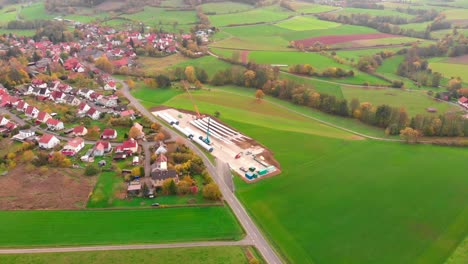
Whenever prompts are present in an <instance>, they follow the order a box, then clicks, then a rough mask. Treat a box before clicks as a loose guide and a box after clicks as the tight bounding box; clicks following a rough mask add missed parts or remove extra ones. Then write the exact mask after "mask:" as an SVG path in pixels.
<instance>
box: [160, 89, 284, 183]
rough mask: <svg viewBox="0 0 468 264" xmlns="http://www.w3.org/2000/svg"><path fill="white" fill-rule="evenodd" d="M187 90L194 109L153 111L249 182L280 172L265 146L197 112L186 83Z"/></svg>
mask: <svg viewBox="0 0 468 264" xmlns="http://www.w3.org/2000/svg"><path fill="white" fill-rule="evenodd" d="M186 91H187V93H188V94H189V95H190V98H191V100H192V103H193V107H194V110H195V111H194V112H191V111H179V110H177V109H172V108H168V109H163V110H159V111H156V112H153V115H155V116H157V117H158V118H160V119H161V120H163V121H164V122H166V123H167V124H169V125H171V126H172V127H173V128H174V129H175V130H177V131H178V132H179V133H181V134H182V135H183V136H185V137H187V138H188V139H189V140H192V141H193V142H195V143H196V144H197V145H198V146H200V147H201V148H203V149H205V150H206V151H207V152H210V153H211V154H212V155H213V156H214V157H216V158H217V159H220V160H222V161H224V162H227V163H228V164H229V166H230V168H231V170H233V171H235V172H236V173H237V174H239V175H241V176H242V178H243V179H244V180H246V181H248V182H250V181H255V180H258V179H261V178H264V177H266V176H272V175H276V174H278V173H279V172H280V171H279V164H278V163H277V162H276V160H274V158H273V155H272V154H271V152H270V151H269V150H268V149H265V148H264V147H263V146H261V145H260V144H258V143H257V142H255V141H254V140H253V139H251V138H249V137H247V136H246V135H243V134H241V133H239V132H238V131H236V130H234V129H232V128H230V127H229V126H227V125H225V124H222V123H221V122H220V121H218V120H216V119H215V118H214V117H211V116H208V115H202V114H200V111H199V110H198V107H197V105H196V103H195V101H194V100H193V98H192V96H191V94H190V91H189V88H188V87H186Z"/></svg>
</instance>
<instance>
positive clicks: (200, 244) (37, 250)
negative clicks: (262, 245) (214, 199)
mask: <svg viewBox="0 0 468 264" xmlns="http://www.w3.org/2000/svg"><path fill="white" fill-rule="evenodd" d="M249 245H252V244H251V241H249V240H245V239H244V240H241V241H207V242H194V243H175V244H144V245H116V246H88V247H60V248H57V247H53V248H20V249H0V254H28V253H55V252H82V251H108V250H130V249H157V248H186V247H217V246H249Z"/></svg>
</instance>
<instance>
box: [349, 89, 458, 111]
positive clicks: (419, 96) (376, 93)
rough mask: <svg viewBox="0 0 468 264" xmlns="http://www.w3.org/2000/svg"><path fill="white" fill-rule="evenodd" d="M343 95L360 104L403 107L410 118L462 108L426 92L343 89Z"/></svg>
mask: <svg viewBox="0 0 468 264" xmlns="http://www.w3.org/2000/svg"><path fill="white" fill-rule="evenodd" d="M341 90H342V91H343V95H344V97H345V98H346V99H348V100H351V99H352V98H358V99H359V101H360V102H370V103H372V104H373V105H382V104H387V105H390V106H394V107H403V108H405V109H406V110H407V111H408V114H409V116H415V115H416V114H427V115H431V113H428V112H427V111H426V108H429V107H432V108H435V109H437V113H432V115H439V114H442V113H445V112H449V111H459V110H460V108H458V107H457V106H454V105H452V104H449V103H447V102H441V101H436V100H434V99H433V98H431V97H429V96H427V95H426V93H425V91H411V92H409V91H405V90H400V89H395V88H387V89H364V88H351V87H342V88H341Z"/></svg>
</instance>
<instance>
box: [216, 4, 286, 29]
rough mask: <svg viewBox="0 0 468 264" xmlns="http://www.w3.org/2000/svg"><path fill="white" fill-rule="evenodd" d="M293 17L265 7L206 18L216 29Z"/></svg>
mask: <svg viewBox="0 0 468 264" xmlns="http://www.w3.org/2000/svg"><path fill="white" fill-rule="evenodd" d="M291 15H293V13H292V12H291V11H289V10H285V9H283V8H281V7H279V6H276V5H275V6H267V7H262V8H255V9H252V10H249V11H246V12H241V13H232V14H222V15H211V16H208V17H209V19H210V21H211V24H213V25H214V26H217V27H222V26H229V25H244V24H254V23H263V22H273V21H279V20H283V19H286V18H287V17H288V16H291Z"/></svg>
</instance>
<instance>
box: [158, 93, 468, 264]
mask: <svg viewBox="0 0 468 264" xmlns="http://www.w3.org/2000/svg"><path fill="white" fill-rule="evenodd" d="M228 91H232V93H229V94H228V95H224V93H223V92H217V91H216V90H212V92H211V93H212V94H210V93H209V92H208V91H201V92H196V93H194V97H195V100H196V101H197V104H198V107H199V108H200V110H201V111H202V112H207V113H212V112H214V111H216V110H217V111H220V112H221V119H222V121H223V122H226V123H227V124H229V125H231V126H233V127H235V128H236V129H239V130H240V131H242V132H244V133H246V135H248V136H250V137H253V138H255V139H256V140H258V141H260V143H262V144H264V145H266V146H267V147H268V148H270V149H271V150H272V151H273V152H274V153H275V157H276V158H277V159H278V160H279V162H280V164H281V169H282V171H283V173H282V174H281V175H280V176H276V177H273V178H270V179H265V180H262V181H260V182H258V183H256V184H244V183H243V182H242V181H241V180H239V179H238V178H235V179H236V185H237V192H238V195H239V197H240V199H241V200H242V201H243V202H244V204H245V205H246V206H247V209H248V211H249V212H250V213H251V214H252V215H253V216H254V218H255V219H256V220H257V223H258V224H259V225H260V226H262V228H263V229H264V230H265V232H266V233H267V236H268V237H269V238H271V239H272V240H273V241H274V244H275V245H277V247H278V248H279V249H280V250H281V252H282V253H283V255H284V256H285V257H286V258H287V259H288V260H289V261H291V262H294V263H392V264H393V263H440V262H443V261H444V260H445V259H446V258H447V257H448V256H449V255H450V254H451V252H452V250H454V249H455V247H456V246H457V245H458V243H459V242H460V241H461V240H463V239H464V236H465V234H466V232H467V231H468V224H467V223H468V207H467V206H466V204H465V205H464V206H460V205H461V204H460V203H462V204H463V202H462V201H466V199H467V198H468V197H467V192H466V188H467V186H468V179H467V178H466V177H464V175H465V174H464V171H465V170H466V168H464V167H463V166H460V164H464V161H465V160H466V159H467V158H468V152H466V151H465V150H464V149H457V148H447V147H436V146H430V145H417V146H411V145H405V144H400V143H387V142H379V141H369V140H364V141H361V140H349V139H351V138H354V137H352V136H351V135H349V134H348V135H347V134H346V133H345V132H341V131H338V130H336V129H333V128H330V127H327V126H323V125H320V124H318V123H315V122H314V121H311V120H309V121H303V119H302V118H303V116H299V115H297V114H294V113H292V112H288V111H284V110H281V108H279V107H276V105H270V104H265V103H262V104H258V103H257V104H256V103H255V101H254V100H253V91H252V92H251V93H252V100H251V101H249V100H246V99H244V97H243V96H236V94H237V93H241V94H242V93H243V94H246V93H248V90H244V89H241V88H238V89H237V90H236V88H234V87H233V88H229V89H228V90H227V92H228ZM215 92H216V94H215ZM225 98H226V99H225ZM227 98H229V99H227ZM268 100H269V101H270V99H268ZM165 105H169V106H174V107H180V108H185V109H192V105H191V102H190V100H189V99H188V97H187V96H186V95H178V96H176V97H173V98H172V99H171V100H169V101H168V102H166V103H165ZM298 109H299V107H298ZM301 109H303V108H301ZM300 111H301V113H302V111H305V110H300ZM247 113H248V114H247ZM239 116H242V117H243V118H241V119H239V118H238V117H239ZM345 120H346V119H345ZM299 124H300V125H299ZM298 130H300V131H298ZM284 142H288V143H287V144H284ZM304 153H307V155H304ZM441 163H443V164H444V166H441ZM337 165H338V166H337ZM382 168H385V169H384V170H383V169H382ZM447 168H450V173H447ZM272 193H274V194H275V195H271V194H272ZM259 197H262V199H259ZM429 197H430V199H429ZM297 223H302V224H300V225H298V224H297Z"/></svg>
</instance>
